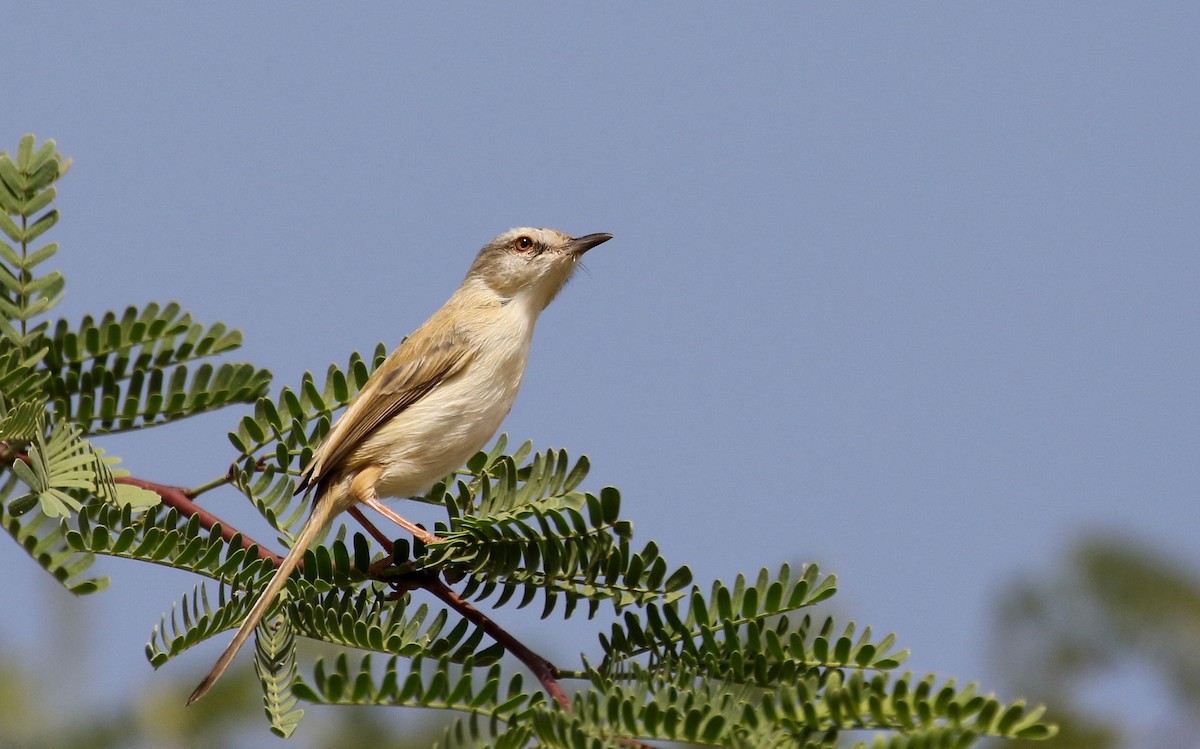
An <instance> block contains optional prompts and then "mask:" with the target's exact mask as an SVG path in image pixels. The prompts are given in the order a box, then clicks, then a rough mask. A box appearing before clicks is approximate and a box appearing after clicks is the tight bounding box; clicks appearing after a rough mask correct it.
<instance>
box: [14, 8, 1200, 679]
mask: <svg viewBox="0 0 1200 749" xmlns="http://www.w3.org/2000/svg"><path fill="white" fill-rule="evenodd" d="M347 7H348V6H339V10H333V9H332V6H329V7H321V6H317V5H315V4H300V5H297V6H291V5H284V4H281V3H273V4H268V3H262V4H254V5H250V6H248V7H247V6H237V7H235V6H232V5H230V6H227V7H224V8H221V7H219V6H205V8H206V9H208V8H211V9H212V10H211V11H210V12H202V11H201V10H200V6H186V7H185V6H174V5H172V6H166V7H160V6H159V5H157V4H142V5H135V4H125V5H122V6H120V10H117V9H115V7H113V6H84V5H74V6H69V7H63V6H52V5H46V4H33V5H31V6H28V7H24V8H22V9H21V11H20V13H15V12H11V11H10V12H8V13H6V21H5V26H6V32H5V43H4V46H5V54H4V58H5V63H4V65H5V74H4V78H5V86H4V92H5V93H4V94H3V95H4V99H5V104H4V105H3V107H0V147H3V148H7V149H9V150H10V151H11V150H12V149H13V148H15V146H16V142H17V139H18V138H19V137H20V135H21V134H23V133H25V132H35V133H36V134H37V135H38V136H39V137H41V138H46V137H53V138H55V139H57V141H58V143H59V145H60V147H61V149H62V150H63V151H64V152H65V153H66V154H68V155H70V156H71V157H73V158H74V159H75V165H74V167H73V170H72V172H71V173H70V175H69V176H68V177H67V178H66V179H65V180H64V182H63V183H62V185H61V190H60V198H59V203H58V205H59V208H60V209H61V210H62V212H63V219H62V221H61V223H60V224H59V226H58V227H57V228H55V230H54V234H55V236H54V237H53V238H54V239H56V240H57V241H59V242H61V243H62V250H61V253H60V256H59V259H58V262H59V267H60V268H61V270H62V271H63V272H64V273H65V274H66V276H67V280H68V298H67V300H66V302H64V304H63V305H62V307H60V308H59V310H60V312H61V313H62V314H65V315H66V316H68V317H71V318H78V317H80V316H81V315H83V314H84V313H88V312H101V311H103V310H106V309H109V308H113V307H123V306H124V305H126V304H128V303H143V302H146V301H150V300H158V301H168V300H179V301H180V302H182V303H183V304H184V306H185V308H187V309H189V310H191V311H192V312H193V313H194V314H195V315H196V316H197V317H198V318H199V319H201V320H205V321H215V320H222V321H225V322H227V323H228V324H230V325H232V326H235V327H238V328H240V329H241V330H243V331H244V333H245V338H246V346H245V348H244V350H243V352H242V356H241V358H243V359H246V360H249V361H253V362H256V363H259V364H261V365H263V366H266V367H268V368H270V369H272V370H273V371H274V372H275V374H276V378H277V383H279V384H285V383H292V382H295V381H296V380H297V379H298V378H299V376H300V374H301V373H302V372H303V371H305V370H309V369H311V370H316V371H323V370H324V369H325V367H326V366H327V364H328V363H329V362H331V361H338V362H344V361H345V360H346V358H347V356H348V355H349V353H350V351H352V350H354V349H358V350H367V349H370V348H373V347H374V345H375V343H376V342H378V341H385V342H388V343H389V344H395V343H396V342H398V341H399V340H400V339H401V338H402V337H403V336H404V335H406V334H407V333H409V332H411V330H412V329H413V328H415V327H416V326H417V325H418V324H419V323H420V322H421V321H422V320H424V319H425V317H426V316H427V315H428V314H429V313H430V312H431V311H432V310H433V309H435V308H436V307H437V306H438V305H440V304H441V302H442V301H443V300H444V299H445V298H446V297H447V296H448V295H449V293H450V292H451V291H452V290H453V289H454V288H455V286H456V285H457V284H458V282H459V280H460V279H461V277H462V274H463V273H464V272H465V270H466V268H467V265H468V264H469V262H470V260H471V258H472V257H473V254H474V252H475V251H476V249H477V248H478V247H479V246H481V245H482V244H483V243H485V242H486V241H487V240H488V239H490V238H491V237H492V236H494V235H496V234H498V233H500V232H501V231H503V230H505V229H507V228H509V227H511V226H521V225H541V226H552V227H555V228H559V229H562V230H564V231H567V232H569V233H588V232H595V231H607V232H611V233H613V234H614V235H615V236H616V238H615V239H614V240H613V241H611V242H609V243H608V244H605V245H604V246H602V247H601V248H598V249H597V250H596V251H595V252H594V253H591V254H589V256H588V267H589V272H588V273H587V274H581V275H580V276H578V277H577V278H576V279H575V280H574V281H573V282H572V283H571V285H570V287H569V288H568V289H567V290H566V291H565V292H564V293H563V294H562V295H561V296H560V298H559V300H558V301H556V302H555V304H554V305H553V307H551V309H550V310H548V312H547V313H546V315H545V316H544V317H543V319H542V321H541V323H540V325H539V329H538V334H537V336H536V340H535V344H534V351H533V358H532V362H531V364H530V369H529V373H528V376H527V378H526V381H525V385H524V388H523V392H522V395H521V397H520V399H519V400H518V402H517V405H516V407H515V409H514V410H513V413H512V415H511V416H510V417H509V419H508V421H507V422H506V425H505V429H506V431H508V432H509V433H510V434H512V435H513V436H514V437H515V438H518V439H525V438H530V439H533V440H534V441H535V443H536V444H537V445H538V446H540V447H551V446H558V447H565V448H567V449H569V450H570V451H572V452H574V453H587V454H588V455H589V456H590V457H591V459H592V463H593V472H592V475H591V479H590V484H589V485H590V486H591V488H594V489H598V488H599V487H600V486H602V485H606V484H611V485H615V486H617V487H619V488H620V489H621V490H622V493H623V497H624V505H623V507H624V513H625V515H626V516H627V517H629V518H630V519H632V520H633V522H634V525H635V529H636V533H637V535H638V537H639V538H641V539H642V540H648V539H655V540H657V541H658V542H659V544H660V546H661V547H662V548H663V550H664V553H665V554H666V555H667V556H668V559H670V560H672V561H673V562H675V563H685V562H686V563H688V564H690V565H692V567H693V569H694V570H695V572H696V574H697V577H698V579H700V580H709V579H712V578H713V577H721V578H723V579H726V580H731V579H732V577H733V576H734V574H736V573H737V572H748V573H754V572H756V571H757V570H758V569H759V568H760V567H762V566H764V565H765V566H771V567H774V566H777V565H778V564H780V563H781V562H783V561H794V562H802V561H814V560H815V561H819V562H820V563H821V564H822V565H823V566H824V567H825V568H826V569H827V570H829V571H832V572H836V573H837V574H838V575H839V577H840V582H841V591H842V592H841V594H840V595H839V596H838V598H836V599H835V601H836V602H837V604H836V605H837V610H838V611H839V612H840V613H841V615H842V616H843V617H850V618H854V619H855V620H857V621H858V622H859V623H860V624H870V625H872V626H873V628H875V629H876V630H877V631H895V632H897V634H898V636H899V641H900V643H901V644H903V645H905V646H908V647H910V648H912V649H913V657H912V660H911V664H912V666H913V667H914V668H915V669H917V670H935V671H938V672H940V673H942V674H945V675H953V676H956V677H958V678H959V679H961V680H970V679H975V678H979V679H983V680H984V682H985V685H989V682H994V674H995V671H994V666H993V664H990V663H989V662H988V659H987V653H986V647H985V646H986V641H987V635H988V626H989V620H990V617H991V615H992V606H993V604H994V601H995V598H996V596H997V595H998V594H999V592H1001V591H1002V590H1003V589H1004V588H1005V586H1006V585H1008V584H1010V583H1011V582H1012V581H1013V580H1014V579H1015V577H1016V576H1019V575H1041V574H1046V573H1047V571H1048V570H1050V569H1052V568H1053V567H1054V566H1055V565H1056V564H1058V563H1059V562H1061V561H1062V560H1063V558H1064V555H1065V553H1066V550H1067V548H1068V547H1069V546H1070V544H1071V543H1072V542H1073V541H1074V540H1075V539H1078V538H1079V537H1080V536H1081V535H1082V534H1085V533H1089V532H1105V533H1109V534H1114V535H1118V536H1120V537H1127V538H1130V539H1134V540H1138V541H1140V542H1142V543H1145V544H1148V545H1150V546H1152V547H1153V548H1156V549H1159V550H1161V551H1162V552H1163V553H1165V554H1171V555H1176V556H1177V557H1178V558H1179V559H1180V561H1181V563H1183V564H1187V565H1190V566H1192V568H1193V569H1194V568H1196V567H1197V566H1200V551H1198V550H1197V546H1196V545H1195V543H1194V540H1195V533H1196V529H1197V526H1198V523H1197V520H1198V513H1197V509H1196V501H1197V489H1198V488H1200V462H1198V461H1197V460H1196V456H1197V454H1198V450H1200V395H1198V392H1200V391H1198V389H1197V382H1198V381H1200V346H1197V331H1198V330H1200V293H1197V288H1196V287H1197V279H1200V252H1198V249H1200V241H1198V240H1200V212H1198V211H1197V206H1198V205H1200V177H1197V175H1198V174H1200V163H1198V161H1200V158H1198V154H1200V150H1198V149H1197V147H1196V135H1197V132H1200V127H1198V125H1200V123H1198V114H1200V106H1198V104H1200V102H1198V91H1200V88H1198V87H1197V85H1196V81H1197V74H1198V72H1200V52H1197V48H1198V45H1196V44H1195V32H1196V30H1197V29H1198V28H1200V10H1198V9H1197V6H1195V5H1194V4H1188V3H1156V4H1152V5H1124V4H1117V3H1097V4H1088V5H1086V6H1084V5H1082V4H1080V5H1075V4H1016V3H996V4H990V5H986V6H983V5H979V4H970V5H962V4H949V3H945V4H921V5H913V6H905V7H898V6H892V5H881V4H872V5H865V4H864V5H843V4H838V5H821V6H815V5H812V6H809V5H800V4H789V5H782V4H781V5H755V6H753V7H752V8H750V9H747V8H745V7H743V6H735V5H729V6H717V5H703V4H701V5H695V4H685V3H662V4H654V5H651V6H649V7H644V6H642V5H640V4H619V3H611V4H595V5H580V4H554V5H550V4H544V5H541V4H539V5H533V4H528V5H521V6H518V7H517V8H515V9H514V8H512V7H507V6H500V5H457V6H453V7H450V8H445V7H442V6H438V7H437V8H426V7H424V6H415V5H413V6H410V5H404V6H400V5H397V6H395V7H393V6H385V5H373V6H358V7H355V8H354V9H353V10H347ZM236 416H237V415H236V414H235V413H232V412H230V413H224V414H218V415H215V416H208V417H204V418H200V419H196V420H194V421H191V422H189V423H187V424H183V425H179V426H178V427H175V428H172V429H170V430H156V432H155V433H154V434H153V435H152V437H145V436H134V437H131V438H125V439H120V440H113V441H110V442H109V443H108V445H107V446H108V447H109V448H110V449H111V450H112V451H114V452H117V453H118V454H120V455H122V456H123V457H124V458H125V464H126V467H128V468H129V469H131V470H132V471H133V472H134V473H135V474H136V475H139V476H144V477H146V478H150V479H153V480H157V481H161V482H164V483H174V484H184V485H187V484H196V483H200V482H202V481H205V480H207V479H209V478H212V477H213V476H216V475H219V474H220V473H222V472H223V471H224V468H225V467H226V466H227V465H228V463H229V460H230V459H231V451H230V449H229V447H228V442H227V440H226V439H225V436H224V435H225V432H226V431H228V429H229V428H231V427H232V426H233V425H234V423H235V421H236ZM210 502H211V505H212V507H213V509H214V510H215V511H217V512H218V513H222V512H228V514H229V515H230V516H232V517H239V518H243V519H245V522H246V523H247V524H250V523H251V520H252V519H251V518H250V516H249V515H248V514H245V510H244V508H241V507H239V506H238V498H237V495H235V494H234V493H232V492H228V493H224V494H219V495H218V494H214V495H212V496H211V499H210ZM230 508H233V509H230ZM405 509H408V508H405ZM414 514H415V515H417V516H418V517H420V516H421V514H420V512H419V511H418V512H415V513H414ZM0 560H2V563H3V564H4V566H5V569H6V570H10V571H11V572H6V574H5V577H4V579H5V582H4V597H5V598H10V596H16V597H19V598H20V599H21V600H26V599H27V600H30V601H32V602H33V604H32V605H30V606H21V607H16V606H12V605H11V604H10V605H5V606H3V607H0V648H5V649H13V650H15V649H23V650H25V651H26V652H27V653H30V654H34V655H37V654H41V655H42V656H43V657H51V654H53V653H55V652H58V651H57V646H56V645H55V643H54V642H53V641H52V638H51V637H47V636H46V631H47V629H48V628H52V627H53V619H54V618H55V617H57V616H64V615H65V616H83V617H86V619H87V621H88V622H89V623H90V624H91V625H92V626H94V627H95V629H96V632H97V634H96V638H97V641H98V642H103V643H104V649H105V655H104V658H103V662H102V663H100V664H98V665H97V666H96V668H95V673H96V678H97V679H103V683H105V684H106V685H107V686H108V687H109V691H108V693H107V696H103V697H102V696H98V695H97V694H95V690H94V689H90V690H89V689H80V687H79V686H78V685H74V684H69V683H65V677H63V678H64V683H63V684H62V685H56V687H55V688H61V689H62V690H66V691H67V692H71V693H74V694H77V695H78V698H79V699H82V700H85V701H86V700H100V701H102V700H104V699H119V696H120V695H122V694H127V693H128V692H127V691H126V690H131V689H133V688H134V687H135V686H139V685H142V684H145V683H147V682H148V680H152V679H154V678H156V677H155V676H154V675H152V674H151V672H150V670H149V667H148V665H147V664H146V663H145V661H144V659H143V657H142V646H143V644H144V643H145V641H146V639H147V637H148V635H149V631H150V627H151V626H152V625H153V624H154V623H156V622H157V620H158V617H159V615H160V614H161V612H162V611H164V610H166V609H167V608H168V607H169V606H170V603H171V602H172V601H174V600H176V599H177V597H178V595H179V594H180V593H182V592H184V591H187V590H190V588H191V585H192V583H193V581H192V580H188V579H186V578H185V577H183V576H179V575H174V574H172V573H168V572H164V571H162V570H147V569H141V568H139V567H136V566H130V565H106V566H105V569H107V570H109V571H110V572H111V573H112V574H114V575H115V580H114V586H113V589H112V590H111V591H110V592H109V593H106V594H105V595H103V596H100V597H95V598H94V599H92V600H87V601H84V602H78V603H77V602H74V601H69V600H68V599H69V597H68V596H67V595H66V594H64V593H61V592H60V591H59V590H58V589H57V588H56V587H55V585H54V584H53V583H52V582H50V581H48V580H46V579H43V577H41V576H39V573H38V572H37V570H36V568H35V567H34V565H32V563H29V562H28V561H27V560H26V559H25V558H24V557H23V555H22V554H21V553H20V552H19V550H17V549H16V548H15V547H13V546H12V545H11V544H0ZM10 600H11V599H10ZM497 618H499V619H500V620H501V621H502V622H505V623H509V622H511V623H512V624H513V626H514V628H515V629H517V630H518V631H521V632H524V633H525V634H526V635H532V636H533V637H534V638H536V639H537V640H538V641H542V642H545V643H546V647H547V648H548V649H549V650H550V652H549V655H551V656H552V657H557V658H559V659H561V660H563V661H565V662H569V661H570V660H571V656H572V654H573V653H576V652H578V651H579V650H580V649H588V650H590V651H591V652H595V646H594V645H592V644H591V643H592V642H594V638H592V637H591V635H590V634H587V633H589V632H591V631H592V628H590V627H586V626H585V627H580V628H578V629H576V628H574V627H564V625H562V623H561V622H560V621H555V620H550V621H548V622H545V623H540V624H539V623H537V622H536V619H534V618H532V617H524V616H522V615H521V614H520V613H519V612H510V611H508V610H506V609H501V610H499V611H498V612H497ZM218 650H219V646H218V645H217V644H216V643H213V644H211V645H209V646H207V647H204V648H201V649H199V650H198V651H197V652H193V653H191V654H189V655H188V656H187V657H185V658H181V659H180V660H179V662H178V663H175V664H172V665H171V666H169V668H170V669H174V670H175V671H176V673H179V672H182V671H185V670H187V671H191V672H194V673H196V674H199V673H201V671H202V670H204V669H205V668H207V665H208V664H209V662H210V661H211V659H212V658H215V656H216V655H217V652H218ZM106 671H111V672H109V673H105V672H106ZM47 678H51V677H47ZM72 690H74V691H73V692H72ZM180 699H181V701H182V699H183V696H182V695H181V698H180Z"/></svg>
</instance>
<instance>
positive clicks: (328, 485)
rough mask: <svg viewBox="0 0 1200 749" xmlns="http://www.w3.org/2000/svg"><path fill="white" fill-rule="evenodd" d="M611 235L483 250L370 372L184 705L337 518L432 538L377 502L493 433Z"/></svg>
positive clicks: (434, 475) (548, 233)
mask: <svg viewBox="0 0 1200 749" xmlns="http://www.w3.org/2000/svg"><path fill="white" fill-rule="evenodd" d="M610 239H612V235H611V234H607V233H597V234H586V235H583V236H577V237H572V236H569V235H567V234H564V233H562V232H560V231H557V230H554V229H538V228H529V227H525V228H518V229H510V230H509V231H507V232H505V233H503V234H501V235H500V236H498V237H496V238H495V239H493V240H492V241H491V242H488V243H487V244H486V245H484V247H483V248H482V249H481V250H480V251H479V253H478V254H477V255H476V256H475V261H474V262H473V263H472V264H471V268H470V270H469V271H467V275H466V278H464V279H463V282H462V285H461V286H460V287H459V288H458V290H457V291H455V292H454V294H453V295H452V296H451V297H450V299H449V300H447V301H446V303H445V304H444V305H442V307H441V308H440V309H439V310H438V311H437V312H434V313H433V315H432V316H430V318H429V319H428V320H426V321H425V322H424V323H423V324H422V325H421V326H420V327H419V328H417V330H416V331H415V332H414V333H413V334H412V335H410V336H409V337H408V338H406V339H404V341H403V342H402V343H401V344H400V346H398V347H397V348H396V349H395V350H394V351H392V353H391V354H390V355H389V356H388V357H387V359H385V360H384V362H383V364H382V365H381V366H380V367H379V368H378V369H377V370H375V372H374V373H372V375H371V376H370V378H368V380H367V382H366V384H365V385H363V387H362V389H361V390H360V391H359V392H358V393H357V394H356V395H355V396H354V398H352V399H351V401H350V403H349V404H348V405H347V407H346V410H345V412H344V413H343V414H342V415H341V417H340V418H338V419H337V421H336V422H334V424H333V426H332V428H331V429H330V430H329V433H328V434H327V435H326V436H325V438H324V440H322V442H321V443H320V445H319V446H318V447H317V449H316V450H315V451H314V452H313V455H312V458H311V459H310V460H309V462H308V463H307V465H306V466H305V468H304V470H303V471H302V472H301V474H300V480H299V482H298V483H297V488H296V493H297V494H299V493H301V492H305V491H309V490H313V492H314V498H313V503H312V509H311V511H310V513H309V516H308V519H307V520H306V521H305V523H304V525H303V527H301V529H300V532H299V533H298V534H297V535H296V537H295V540H294V542H293V543H292V546H291V549H290V550H289V551H288V554H287V556H285V557H284V559H283V561H282V562H281V563H280V564H279V566H278V567H276V568H275V571H274V575H273V576H272V578H271V581H270V582H269V583H268V584H267V586H266V588H265V589H264V590H263V592H262V593H261V594H260V595H259V598H258V600H257V601H256V602H255V604H254V607H253V608H252V609H251V610H250V613H249V614H247V615H246V619H245V621H243V622H242V624H241V626H240V627H239V628H238V630H237V633H236V634H235V635H234V637H233V641H232V642H231V643H230V644H229V646H228V647H227V648H226V649H225V652H224V653H222V654H221V657H220V658H219V659H218V660H217V662H216V664H215V665H214V666H213V667H212V670H211V671H209V673H208V675H207V676H205V677H204V680H203V681H201V682H200V684H199V686H197V687H196V689H195V691H194V692H192V695H191V696H190V697H189V698H188V702H187V704H189V705H190V704H192V703H194V702H195V701H196V700H198V699H200V698H201V697H203V696H204V695H205V694H206V693H207V692H208V690H209V689H210V688H211V687H212V686H213V684H214V683H216V681H217V679H219V678H220V677H221V674H223V673H224V672H225V669H226V668H228V667H229V664H230V662H232V661H233V658H234V656H235V655H237V652H238V650H239V649H241V647H242V645H243V644H245V642H246V640H247V639H248V638H249V636H250V633H251V632H253V631H254V629H255V627H257V626H258V623H259V621H260V620H261V619H262V617H263V616H264V615H265V614H266V612H267V609H269V608H270V606H271V603H272V602H273V601H274V600H275V598H276V597H277V596H278V595H279V592H280V591H281V590H282V589H283V587H284V584H285V583H286V582H287V578H288V577H289V576H290V575H291V573H292V571H293V570H294V569H295V568H296V566H297V565H298V564H299V562H300V560H301V559H302V558H303V556H304V552H305V550H306V549H307V548H308V546H309V545H311V544H312V543H313V541H314V540H316V538H317V537H318V536H319V535H320V534H321V532H322V531H324V530H325V529H326V528H327V527H328V525H329V524H330V523H331V522H332V520H333V519H334V518H335V517H336V516H337V515H338V514H340V513H342V512H344V511H345V510H347V509H349V508H351V507H354V506H355V505H357V504H360V503H361V504H365V505H367V506H369V507H371V508H373V509H375V510H377V511H379V512H381V513H383V514H384V515H385V516H387V517H388V518H390V519H392V520H393V521H395V522H397V523H398V524H400V525H401V526H402V527H404V528H405V529H407V530H408V531H410V532H411V533H413V534H414V535H416V536H417V537H419V538H421V539H422V540H424V541H426V542H431V541H436V540H437V539H436V537H435V536H433V535H432V534H430V533H428V532H427V531H425V530H424V529H422V528H420V527H418V526H416V525H414V524H412V523H410V522H409V521H407V520H405V519H404V518H402V517H400V516H399V515H398V514H397V513H395V512H394V511H392V510H391V509H390V508H388V507H386V506H385V505H383V504H382V503H381V502H380V501H379V499H380V498H381V497H412V496H417V495H419V494H421V493H422V492H424V491H425V490H427V489H428V488H429V487H430V486H432V485H433V484H435V483H436V482H438V481H439V480H441V479H443V478H445V477H446V476H447V475H448V474H449V473H450V472H451V471H453V470H455V469H456V468H459V467H460V466H462V465H463V463H465V462H466V461H467V459H468V458H470V457H471V456H472V455H474V454H475V453H476V452H478V451H479V450H480V448H482V447H483V446H484V445H485V444H486V443H487V442H488V440H490V439H491V438H492V436H493V435H494V434H495V433H496V430H497V429H499V427H500V423H501V422H502V421H503V420H504V418H505V417H506V416H507V415H508V412H509V410H510V409H511V408H512V405H513V402H514V401H515V400H516V397H517V391H518V389H519V388H520V385H521V379H522V377H523V376H524V374H525V365H526V362H527V361H528V358H529V347H530V342H531V340H532V337H533V329H534V325H535V323H536V322H537V320H538V316H539V315H540V314H541V313H542V311H543V310H545V309H546V307H547V306H549V304H550V303H551V302H552V301H554V298H555V297H556V296H558V293H559V291H561V290H562V288H563V286H564V285H565V284H566V283H567V281H568V280H569V279H570V278H571V275H572V274H573V273H574V271H575V269H576V268H577V267H578V266H579V260H580V258H581V257H582V256H583V254H584V253H585V252H587V251H588V250H590V249H592V248H593V247H596V246H597V245H599V244H602V243H603V242H607V241H608V240H610Z"/></svg>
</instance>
